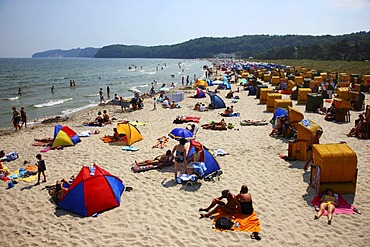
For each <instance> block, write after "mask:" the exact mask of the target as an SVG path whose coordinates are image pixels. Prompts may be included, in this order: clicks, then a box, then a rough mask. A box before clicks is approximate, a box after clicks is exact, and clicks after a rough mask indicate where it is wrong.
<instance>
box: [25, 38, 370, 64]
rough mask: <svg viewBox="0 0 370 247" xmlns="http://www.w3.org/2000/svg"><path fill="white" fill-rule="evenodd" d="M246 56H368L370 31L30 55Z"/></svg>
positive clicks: (117, 46)
mask: <svg viewBox="0 0 370 247" xmlns="http://www.w3.org/2000/svg"><path fill="white" fill-rule="evenodd" d="M66 57H69V58H71V57H79V58H82V57H87V58H161V59H163V58H165V59H195V58H249V57H253V58H254V59H313V60H339V61H364V60H370V31H361V32H357V33H351V34H344V35H335V36H334V35H321V36H313V35H291V34H289V35H244V36H240V37H231V38H227V37H223V38H213V37H202V38H197V39H192V40H188V41H185V42H183V43H179V44H173V45H158V46H139V45H123V44H115V45H107V46H104V47H102V48H93V47H88V48H83V49H81V48H76V49H71V50H61V49H55V50H48V51H43V52H37V53H35V54H33V55H32V58H66Z"/></svg>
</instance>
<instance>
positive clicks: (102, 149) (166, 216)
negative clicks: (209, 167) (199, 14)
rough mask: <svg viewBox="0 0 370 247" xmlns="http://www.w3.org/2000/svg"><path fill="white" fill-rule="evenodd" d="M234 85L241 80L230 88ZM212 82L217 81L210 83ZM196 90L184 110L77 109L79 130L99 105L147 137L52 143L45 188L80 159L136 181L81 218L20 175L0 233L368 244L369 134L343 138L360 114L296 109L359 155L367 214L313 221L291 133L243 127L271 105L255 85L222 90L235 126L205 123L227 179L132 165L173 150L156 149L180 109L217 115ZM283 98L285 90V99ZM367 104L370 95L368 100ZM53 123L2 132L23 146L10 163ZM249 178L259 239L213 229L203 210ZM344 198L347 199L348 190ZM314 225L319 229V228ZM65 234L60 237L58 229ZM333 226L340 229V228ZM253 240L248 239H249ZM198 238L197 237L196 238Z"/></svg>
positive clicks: (11, 144)
mask: <svg viewBox="0 0 370 247" xmlns="http://www.w3.org/2000/svg"><path fill="white" fill-rule="evenodd" d="M232 88H233V90H235V89H236V85H235V84H233V85H232ZM212 89H214V87H211V88H210V90H212ZM194 92H195V91H194V90H187V89H185V90H184V96H185V97H184V100H183V101H181V102H180V104H181V106H182V107H181V108H178V109H172V110H171V109H163V108H162V107H161V106H160V104H158V105H157V110H154V111H153V110H152V109H153V104H152V103H153V99H152V98H148V99H144V108H143V109H142V110H137V111H131V112H121V109H120V107H119V106H115V105H105V106H97V107H94V108H92V109H89V110H85V111H81V112H79V113H78V114H74V115H73V116H71V117H70V118H69V119H68V120H67V122H66V123H67V125H68V126H69V127H70V128H71V129H73V130H74V131H75V132H76V133H78V132H79V131H84V130H86V129H89V130H91V128H87V127H84V126H82V123H83V122H84V121H86V120H93V119H94V118H95V117H96V114H97V111H98V110H103V109H104V108H105V109H106V110H107V111H108V113H109V114H110V116H111V117H116V118H117V119H119V120H121V119H126V120H129V121H136V120H137V121H140V122H145V123H147V124H146V125H145V126H138V129H139V131H140V133H141V134H142V136H143V140H141V141H139V142H136V143H134V144H133V146H134V147H137V148H139V150H138V151H136V152H127V151H123V150H122V147H121V146H114V145H109V144H106V143H103V142H102V141H101V140H100V139H99V138H100V137H102V136H104V135H109V134H112V128H113V127H115V124H116V122H113V123H112V124H111V125H107V126H105V127H102V128H99V129H100V130H101V133H100V134H97V135H93V136H91V137H88V138H83V139H81V143H78V144H77V145H76V146H72V147H66V148H64V149H62V150H51V151H49V152H46V153H44V154H43V158H44V159H45V161H46V166H47V171H46V175H47V180H48V182H47V183H45V184H44V185H48V186H50V185H53V184H55V181H56V180H57V179H61V178H68V177H70V176H71V175H76V174H77V173H78V172H79V171H80V169H81V166H83V165H85V166H86V165H91V164H94V163H95V164H97V165H99V166H100V167H102V168H103V169H105V170H107V171H108V172H110V173H111V174H113V175H116V176H117V177H119V178H121V179H122V180H123V183H124V184H125V186H129V187H132V188H133V190H132V191H131V192H124V193H123V194H122V197H121V205H120V206H119V207H117V208H114V209H112V210H109V211H105V212H103V213H100V214H99V216H98V217H96V218H94V217H86V218H81V217H78V216H76V215H74V214H71V213H68V212H66V211H63V210H56V209H55V205H54V204H53V203H52V202H51V201H50V196H49V195H48V193H47V191H46V190H44V189H43V187H44V185H41V186H33V184H34V182H33V183H26V182H24V181H20V182H19V183H18V184H16V185H15V187H14V188H12V189H6V187H7V184H6V183H5V182H3V183H1V182H0V198H1V203H2V211H1V212H0V217H2V219H3V221H4V222H6V223H7V227H6V228H4V229H3V231H1V232H0V237H1V238H2V239H4V240H3V243H4V245H5V246H13V245H14V242H13V241H12V240H11V239H10V238H9V236H14V235H16V236H17V240H18V241H17V243H18V245H22V244H24V243H28V244H29V245H40V244H41V245H46V244H49V245H53V244H55V245H58V246H59V245H61V244H60V243H63V245H64V246H76V244H77V245H78V244H80V245H81V244H82V245H86V246H89V245H94V246H126V245H127V246H169V245H171V246H172V245H176V246H185V245H190V246H193V245H194V246H195V245H196V246H214V245H225V246H241V245H246V244H248V243H250V244H253V245H255V246H266V245H275V246H285V245H294V246H327V244H328V243H332V244H333V245H338V246H349V245H350V246H366V245H368V244H369V243H370V237H369V235H368V234H367V230H366V229H368V227H367V226H368V225H369V224H370V209H369V208H368V207H367V205H368V198H370V191H368V190H367V189H366V188H367V187H368V183H369V177H370V167H368V163H369V160H370V154H369V152H368V150H369V147H370V146H369V145H370V144H369V141H368V140H360V139H357V138H349V137H346V136H345V134H346V133H347V132H348V131H349V130H350V128H352V126H353V123H354V121H355V118H356V115H357V114H359V112H351V115H352V117H351V122H349V123H343V124H337V123H333V122H327V121H325V120H324V119H323V116H322V115H319V114H314V113H308V112H305V105H296V104H295V103H296V102H294V105H293V106H294V108H296V109H298V110H299V111H300V112H302V113H303V114H304V116H305V118H307V119H310V120H312V121H314V122H315V123H317V124H319V125H320V126H321V127H322V128H323V130H324V133H323V136H322V138H321V139H320V143H323V144H325V143H339V141H341V140H345V141H346V142H347V144H348V145H349V146H350V147H351V149H353V150H354V151H355V152H356V154H357V160H358V161H357V167H358V178H357V191H356V194H355V195H352V194H351V195H349V197H350V199H351V198H352V200H353V204H354V205H355V206H356V207H357V208H358V209H359V210H360V211H361V212H362V214H361V215H359V214H353V215H343V214H340V215H335V216H334V219H333V222H332V225H331V226H329V225H328V224H327V222H326V219H325V218H322V219H319V220H314V219H313V215H314V214H315V212H316V211H315V209H314V208H313V207H312V206H311V205H310V202H311V200H312V199H313V197H314V196H315V195H316V194H315V191H314V189H313V188H312V187H311V186H310V185H309V176H310V172H309V171H305V170H303V166H304V163H305V162H304V161H289V162H288V161H285V160H284V159H281V158H280V155H285V154H287V152H288V150H287V149H288V143H287V140H285V139H283V138H272V137H269V133H270V132H271V125H265V126H240V121H242V120H243V119H267V120H269V119H271V117H272V115H273V114H272V113H270V112H266V105H262V104H259V100H258V99H256V98H255V96H248V91H244V90H240V92H239V93H237V95H238V96H240V99H239V100H238V102H236V103H232V100H230V99H225V95H226V94H227V93H228V90H220V92H219V95H220V96H221V97H222V98H223V99H224V101H225V104H226V105H227V106H229V105H233V106H234V109H235V111H237V112H240V116H239V117H230V118H225V120H226V121H227V122H230V123H233V124H234V125H236V126H237V128H235V129H231V130H229V129H228V130H225V131H215V130H204V129H202V128H200V129H199V130H198V132H197V140H198V141H200V142H201V143H202V144H204V145H205V146H206V147H207V148H209V150H210V151H213V150H214V149H216V148H220V149H223V150H225V151H226V152H228V153H229V155H226V156H217V157H216V160H217V161H218V163H219V165H220V167H221V170H222V171H223V174H222V176H221V177H220V180H216V181H215V182H207V181H203V180H200V181H198V183H196V184H194V185H193V186H188V185H182V184H177V183H175V182H173V167H166V168H164V169H162V170H150V171H146V172H140V173H134V172H132V170H131V164H132V163H133V162H134V161H135V160H136V161H143V160H146V159H152V158H153V157H155V156H157V155H160V154H162V153H164V152H165V151H166V150H167V149H172V148H173V147H174V146H175V145H176V144H177V143H178V142H177V141H174V140H173V139H170V141H169V143H168V146H167V147H166V148H164V149H160V148H152V146H153V145H154V144H155V143H156V140H157V138H158V137H161V136H163V135H166V134H167V133H169V132H170V131H171V129H173V128H176V127H185V126H187V123H185V124H176V125H175V124H173V123H172V121H173V120H174V119H175V118H176V116H178V115H183V116H198V117H201V120H200V123H199V125H201V124H203V123H209V122H210V121H219V120H220V119H221V116H220V115H219V113H220V112H222V111H223V110H224V109H214V110H209V111H206V112H197V111H194V110H193V107H194V104H195V103H196V102H198V101H199V102H202V103H206V104H208V103H209V97H208V96H207V97H206V98H198V99H192V98H189V97H188V96H191V95H192V94H193V93H194ZM284 97H285V96H284ZM367 102H368V101H367ZM52 132H53V125H52V124H46V125H40V126H38V127H36V128H34V129H31V128H30V129H29V130H27V131H22V132H19V133H21V134H18V133H14V132H13V133H10V135H0V141H1V143H2V149H4V150H6V151H18V153H19V155H20V156H19V159H18V160H16V161H13V162H11V163H8V164H7V165H8V166H9V167H10V168H11V169H12V170H15V169H19V167H20V163H21V162H22V161H23V160H31V161H32V162H31V163H33V162H34V161H35V155H36V154H37V153H38V152H40V149H41V148H40V147H35V146H32V143H33V138H35V137H38V138H42V137H46V136H51V135H52ZM243 184H247V185H248V187H249V190H250V193H251V195H252V197H253V207H254V209H255V211H256V213H257V215H258V218H259V220H260V223H261V237H262V240H261V241H255V240H252V239H250V237H249V236H250V233H247V232H238V231H232V232H217V231H215V230H214V229H212V221H211V220H210V219H199V212H198V209H199V208H203V207H206V206H207V205H209V203H210V202H211V200H212V199H213V198H215V197H217V196H219V195H220V192H221V190H223V189H229V190H230V191H231V192H232V193H233V194H236V193H238V191H239V190H240V187H241V186H242V185H243ZM346 198H347V197H346ZM312 229H315V230H312ZM56 233H58V234H56ZM333 233H335V234H333ZM249 241H251V242H249ZM189 243H191V244H189Z"/></svg>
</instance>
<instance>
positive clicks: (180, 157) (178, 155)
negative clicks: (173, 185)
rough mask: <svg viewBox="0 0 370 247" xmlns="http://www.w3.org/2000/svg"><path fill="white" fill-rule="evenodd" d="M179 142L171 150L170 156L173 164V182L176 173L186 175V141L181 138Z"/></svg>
mask: <svg viewBox="0 0 370 247" xmlns="http://www.w3.org/2000/svg"><path fill="white" fill-rule="evenodd" d="M179 142H180V143H179V144H177V145H176V146H175V147H174V148H173V150H172V155H173V158H174V163H175V169H174V173H175V180H176V178H177V173H178V171H180V172H182V173H186V148H185V144H186V140H185V138H181V139H180V140H179Z"/></svg>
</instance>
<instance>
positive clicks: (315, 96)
mask: <svg viewBox="0 0 370 247" xmlns="http://www.w3.org/2000/svg"><path fill="white" fill-rule="evenodd" d="M323 99H324V98H323V96H322V94H319V93H308V94H307V104H306V111H307V112H315V111H316V109H317V108H319V107H320V106H323Z"/></svg>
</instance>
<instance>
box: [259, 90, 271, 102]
mask: <svg viewBox="0 0 370 247" xmlns="http://www.w3.org/2000/svg"><path fill="white" fill-rule="evenodd" d="M273 91H274V90H273V89H272V88H261V89H260V104H266V103H267V94H269V93H272V92H273Z"/></svg>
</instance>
